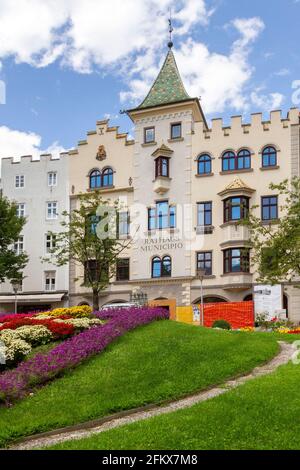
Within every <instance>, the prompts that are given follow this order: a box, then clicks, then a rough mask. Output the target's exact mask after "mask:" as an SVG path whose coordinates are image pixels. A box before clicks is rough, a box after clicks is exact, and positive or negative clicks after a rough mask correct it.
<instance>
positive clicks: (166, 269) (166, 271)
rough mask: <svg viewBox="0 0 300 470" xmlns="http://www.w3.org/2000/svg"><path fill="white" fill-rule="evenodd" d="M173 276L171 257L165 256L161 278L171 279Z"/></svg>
mask: <svg viewBox="0 0 300 470" xmlns="http://www.w3.org/2000/svg"><path fill="white" fill-rule="evenodd" d="M171 274H172V260H171V258H170V256H165V257H164V258H163V259H162V269H161V276H162V277H171Z"/></svg>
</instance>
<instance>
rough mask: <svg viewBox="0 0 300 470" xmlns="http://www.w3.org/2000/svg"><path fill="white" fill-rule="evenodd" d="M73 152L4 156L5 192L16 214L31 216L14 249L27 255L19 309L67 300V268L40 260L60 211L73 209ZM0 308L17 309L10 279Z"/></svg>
mask: <svg viewBox="0 0 300 470" xmlns="http://www.w3.org/2000/svg"><path fill="white" fill-rule="evenodd" d="M68 161H69V156H68V155H67V154H62V155H61V156H60V159H53V158H52V157H51V155H41V157H40V160H32V158H31V157H22V158H21V159H20V161H19V162H15V161H13V159H12V158H5V159H3V160H2V191H3V196H6V197H7V198H9V199H10V200H13V201H16V203H17V208H18V214H19V215H20V216H24V217H26V219H27V223H26V225H25V226H24V229H23V231H22V234H21V236H20V238H19V240H18V242H17V243H16V244H15V249H16V250H17V251H18V252H20V251H22V250H23V251H25V252H27V253H28V255H29V263H28V265H27V266H26V268H25V270H24V272H23V276H24V280H23V285H22V291H21V292H20V293H19V294H18V305H19V307H18V311H19V312H28V311H35V310H41V309H48V308H53V307H61V306H65V305H67V304H68V290H69V277H68V275H69V267H68V266H64V267H59V268H58V267H57V266H54V265H53V264H51V263H48V262H47V263H42V261H41V258H43V257H46V256H47V253H48V251H49V249H51V247H52V244H53V243H54V240H53V238H51V237H50V235H49V233H48V232H49V231H51V232H59V231H61V226H60V222H61V220H62V217H61V215H60V214H61V213H62V212H63V211H65V210H67V211H68V210H69V184H68V180H69V171H68ZM0 311H6V312H12V311H14V294H13V292H12V286H11V285H10V283H8V282H6V283H2V284H0Z"/></svg>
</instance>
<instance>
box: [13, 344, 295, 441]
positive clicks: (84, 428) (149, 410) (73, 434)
mask: <svg viewBox="0 0 300 470" xmlns="http://www.w3.org/2000/svg"><path fill="white" fill-rule="evenodd" d="M280 348H281V350H280V353H279V354H278V355H277V356H276V357H274V358H273V359H272V360H271V361H270V362H268V363H267V364H265V365H263V366H260V367H256V368H255V369H254V370H253V371H252V372H251V373H250V374H248V375H246V376H243V377H239V378H237V379H234V380H229V381H227V382H225V383H224V384H223V385H221V386H219V387H215V388H212V389H210V390H206V391H203V392H200V393H197V394H195V395H191V396H189V397H188V398H184V399H181V400H176V401H173V402H170V403H168V404H166V405H162V406H157V405H150V406H147V407H144V408H140V409H138V410H131V411H125V412H122V413H118V414H117V415H113V416H110V417H108V418H103V419H99V420H95V421H91V422H88V423H83V424H81V425H78V426H70V427H67V428H64V429H60V430H55V431H51V432H49V433H44V434H38V435H36V436H31V437H28V438H25V439H23V440H22V441H21V440H20V441H18V442H17V443H15V445H14V446H12V447H10V449H13V450H28V449H34V448H41V447H45V446H50V445H54V444H58V443H60V442H64V441H69V440H72V439H82V438H84V437H89V436H91V435H93V434H99V433H101V432H104V431H107V430H109V429H113V428H118V427H120V426H123V425H125V424H130V423H135V422H136V421H142V420H145V419H148V418H152V417H153V416H159V415H163V414H166V413H171V412H172V411H176V410H181V409H183V408H189V407H191V406H193V405H195V404H196V403H201V402H203V401H206V400H209V399H211V398H214V397H217V396H218V395H222V394H223V393H226V392H228V390H232V389H234V388H236V387H238V386H239V385H242V384H244V383H245V382H248V381H249V380H252V379H254V378H256V377H259V376H263V375H268V374H271V373H272V372H274V371H275V370H276V369H277V368H278V367H279V366H281V365H284V364H287V363H288V362H289V361H290V360H291V358H292V356H293V354H294V353H295V350H296V349H295V347H294V345H292V344H289V343H283V342H280Z"/></svg>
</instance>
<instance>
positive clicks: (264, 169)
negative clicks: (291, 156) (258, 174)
mask: <svg viewBox="0 0 300 470" xmlns="http://www.w3.org/2000/svg"><path fill="white" fill-rule="evenodd" d="M279 168H280V166H279V165H276V166H262V167H261V168H260V171H269V170H279Z"/></svg>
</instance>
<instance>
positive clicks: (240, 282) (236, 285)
mask: <svg viewBox="0 0 300 470" xmlns="http://www.w3.org/2000/svg"><path fill="white" fill-rule="evenodd" d="M222 280H223V283H224V285H223V286H222V289H224V290H230V291H234V292H238V291H243V290H248V289H251V287H252V283H253V274H250V273H229V274H223V275H222Z"/></svg>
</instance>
